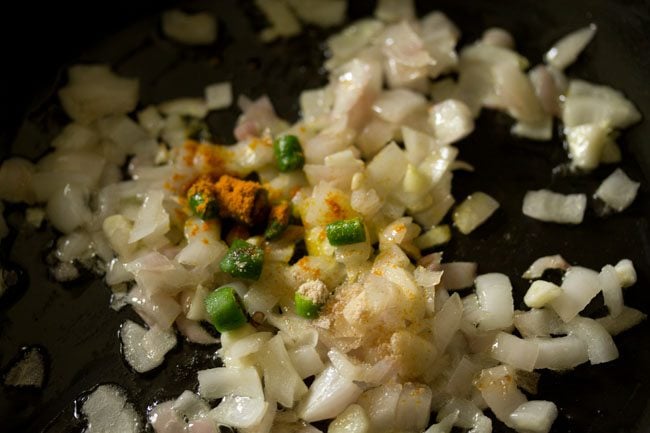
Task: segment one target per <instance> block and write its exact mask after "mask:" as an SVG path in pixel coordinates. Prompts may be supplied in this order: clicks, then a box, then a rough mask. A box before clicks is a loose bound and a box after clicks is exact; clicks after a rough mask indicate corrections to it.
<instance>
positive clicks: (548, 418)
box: [510, 400, 558, 433]
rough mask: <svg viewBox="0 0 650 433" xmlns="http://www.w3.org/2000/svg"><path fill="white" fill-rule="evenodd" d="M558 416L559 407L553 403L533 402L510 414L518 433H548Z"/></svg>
mask: <svg viewBox="0 0 650 433" xmlns="http://www.w3.org/2000/svg"><path fill="white" fill-rule="evenodd" d="M557 414H558V412H557V406H555V403H553V402H552V401H544V400H532V401H529V402H526V403H524V404H522V405H521V406H519V407H518V408H517V409H515V411H514V412H512V413H511V414H510V424H511V425H512V427H513V428H515V429H516V430H517V431H525V432H530V433H548V432H549V431H550V430H551V425H553V421H555V418H557Z"/></svg>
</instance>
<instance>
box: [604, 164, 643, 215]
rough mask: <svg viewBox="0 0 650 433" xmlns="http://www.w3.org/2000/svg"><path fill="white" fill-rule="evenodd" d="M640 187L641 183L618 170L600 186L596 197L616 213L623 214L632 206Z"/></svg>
mask: <svg viewBox="0 0 650 433" xmlns="http://www.w3.org/2000/svg"><path fill="white" fill-rule="evenodd" d="M639 185H641V184H640V183H639V182H634V181H632V180H631V179H630V178H629V177H627V175H626V174H625V172H624V171H623V170H621V169H620V168H617V169H616V170H614V172H613V173H612V174H610V175H609V176H608V177H607V179H605V180H604V181H603V183H601V184H600V186H599V187H598V189H597V190H596V193H595V194H594V196H595V197H598V198H599V199H601V200H602V201H604V202H605V204H607V206H609V207H610V208H611V209H614V210H615V211H616V212H621V211H623V210H624V209H626V208H627V207H628V206H629V205H630V204H632V202H633V201H634V199H635V198H636V194H637V191H638V190H639Z"/></svg>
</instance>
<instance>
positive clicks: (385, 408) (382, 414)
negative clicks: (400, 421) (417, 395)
mask: <svg viewBox="0 0 650 433" xmlns="http://www.w3.org/2000/svg"><path fill="white" fill-rule="evenodd" d="M401 394H402V385H401V384H400V383H389V384H385V385H380V386H378V387H376V388H372V389H369V390H368V391H366V392H364V393H363V394H362V395H361V397H360V398H359V400H358V404H359V405H360V406H361V407H363V408H364V409H365V411H366V414H368V418H369V419H370V431H382V430H388V431H390V430H391V429H392V428H394V427H395V416H396V413H397V404H398V402H399V398H400V396H401Z"/></svg>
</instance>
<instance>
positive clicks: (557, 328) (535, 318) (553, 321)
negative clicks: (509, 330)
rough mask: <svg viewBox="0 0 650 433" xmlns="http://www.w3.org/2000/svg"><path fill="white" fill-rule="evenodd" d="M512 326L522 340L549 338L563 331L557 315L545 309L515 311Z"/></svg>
mask: <svg viewBox="0 0 650 433" xmlns="http://www.w3.org/2000/svg"><path fill="white" fill-rule="evenodd" d="M514 325H515V328H517V330H518V331H519V333H520V334H521V335H522V336H523V337H524V338H531V337H550V336H551V334H559V333H562V331H563V330H564V325H563V322H562V320H561V319H560V318H559V317H558V315H557V314H555V312H554V311H553V310H550V309H546V308H542V309H538V308H533V309H531V310H528V311H516V312H515V318H514Z"/></svg>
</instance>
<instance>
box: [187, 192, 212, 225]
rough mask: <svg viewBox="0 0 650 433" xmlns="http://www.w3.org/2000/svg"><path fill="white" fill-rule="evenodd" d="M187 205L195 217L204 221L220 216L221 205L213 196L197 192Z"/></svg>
mask: <svg viewBox="0 0 650 433" xmlns="http://www.w3.org/2000/svg"><path fill="white" fill-rule="evenodd" d="M187 203H188V205H189V206H190V209H191V210H192V212H193V213H194V215H196V216H197V217H199V218H201V219H202V220H209V219H213V218H216V217H217V215H219V205H218V204H217V200H216V198H215V197H214V196H213V195H212V194H205V193H203V192H196V193H194V194H192V195H190V196H189V198H188V200H187Z"/></svg>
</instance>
